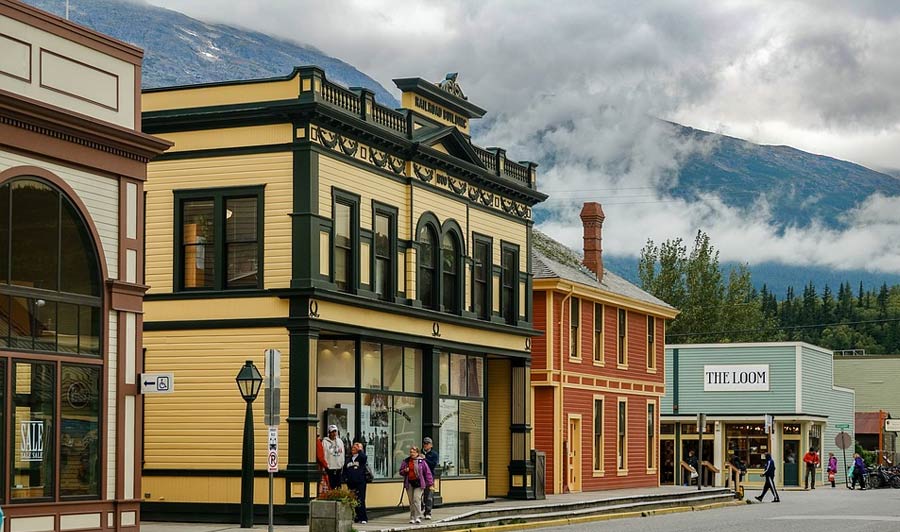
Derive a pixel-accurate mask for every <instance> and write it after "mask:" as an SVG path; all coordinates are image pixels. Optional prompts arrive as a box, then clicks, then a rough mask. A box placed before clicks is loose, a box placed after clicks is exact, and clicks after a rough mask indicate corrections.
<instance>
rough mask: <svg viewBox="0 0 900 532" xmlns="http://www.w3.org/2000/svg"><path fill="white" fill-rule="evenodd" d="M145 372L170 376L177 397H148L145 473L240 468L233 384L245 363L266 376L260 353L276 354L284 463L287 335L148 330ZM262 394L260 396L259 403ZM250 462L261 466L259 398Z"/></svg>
mask: <svg viewBox="0 0 900 532" xmlns="http://www.w3.org/2000/svg"><path fill="white" fill-rule="evenodd" d="M144 346H145V347H146V348H147V355H146V363H145V370H146V371H147V372H156V371H171V372H174V373H175V391H174V393H172V394H169V395H155V396H147V397H146V398H145V399H144V401H145V403H144V404H145V417H144V458H145V463H144V467H145V468H146V469H173V470H182V469H228V470H233V471H237V470H240V468H241V448H242V435H243V432H242V431H243V425H244V404H245V403H244V401H243V399H241V395H240V393H239V392H238V389H237V385H236V384H235V381H234V378H235V376H236V375H237V373H238V371H239V370H240V368H241V366H243V365H244V361H245V360H253V361H254V363H255V364H256V366H257V367H258V368H259V370H260V372H261V373H262V372H263V371H264V367H265V360H264V357H263V350H265V349H267V348H274V349H279V350H281V353H282V355H281V405H282V417H281V419H282V422H281V426H280V429H279V453H278V458H279V462H280V463H281V464H286V463H287V444H288V442H287V423H286V422H285V421H284V419H285V417H286V415H287V405H288V384H289V383H288V358H289V354H288V353H289V351H288V332H287V330H286V329H285V328H283V327H273V328H260V329H208V330H185V331H146V332H145V333H144ZM262 395H263V392H260V398H262ZM253 414H254V420H255V428H256V430H255V451H256V454H255V463H256V468H257V469H263V468H265V465H266V452H267V444H268V440H267V433H266V430H265V426H264V425H263V403H262V401H260V400H259V399H257V401H256V403H255V404H254V408H253Z"/></svg>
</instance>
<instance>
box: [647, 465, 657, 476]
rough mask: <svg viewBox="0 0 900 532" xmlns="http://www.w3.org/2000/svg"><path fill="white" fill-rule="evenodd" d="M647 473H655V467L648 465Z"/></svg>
mask: <svg viewBox="0 0 900 532" xmlns="http://www.w3.org/2000/svg"><path fill="white" fill-rule="evenodd" d="M647 474H648V475H655V474H656V468H655V467H648V468H647Z"/></svg>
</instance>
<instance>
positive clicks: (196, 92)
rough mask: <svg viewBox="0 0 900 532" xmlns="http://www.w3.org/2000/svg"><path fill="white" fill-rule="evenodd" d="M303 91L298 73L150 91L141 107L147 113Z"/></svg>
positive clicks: (282, 96) (281, 96)
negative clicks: (257, 80) (280, 77)
mask: <svg viewBox="0 0 900 532" xmlns="http://www.w3.org/2000/svg"><path fill="white" fill-rule="evenodd" d="M299 94H300V80H299V78H297V77H294V78H291V79H289V80H285V81H271V82H267V83H237V84H234V85H229V86H218V87H189V88H184V89H174V90H166V91H161V92H148V93H144V94H142V95H141V96H142V98H141V100H142V101H141V106H142V107H141V108H142V110H143V111H144V112H145V113H147V112H150V111H161V110H165V109H185V108H190V107H206V106H209V105H233V104H240V103H251V102H253V103H255V102H266V101H272V100H286V99H291V98H297V96H298V95H299Z"/></svg>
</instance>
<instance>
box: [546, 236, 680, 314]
mask: <svg viewBox="0 0 900 532" xmlns="http://www.w3.org/2000/svg"><path fill="white" fill-rule="evenodd" d="M531 271H532V273H533V274H534V278H535V279H564V280H566V281H571V282H574V283H578V284H582V285H585V286H589V287H592V288H597V289H599V290H602V291H604V292H609V293H611V294H616V295H619V296H623V297H627V298H629V299H635V300H637V301H641V302H644V303H649V304H651V305H657V306H660V307H663V308H666V309H671V310H677V309H675V307H673V306H672V305H669V304H668V303H666V302H665V301H663V300H661V299H659V298H657V297H655V296H653V295H652V294H649V293H647V292H645V291H644V290H641V289H640V288H638V287H637V286H635V285H633V284H631V283H630V282H628V281H626V280H625V279H624V278H622V277H620V276H618V275H616V274H615V273H613V272H611V271H610V270H609V268H604V269H603V279H602V280H599V281H598V280H597V276H596V275H595V274H594V272H592V271H591V270H589V269H588V267H587V266H585V265H584V264H583V263H582V262H581V256H580V255H578V253H576V252H575V251H574V250H572V249H570V248H568V247H566V246H565V245H563V244H562V243H560V242H557V241H556V240H553V239H552V238H550V237H549V236H547V235H545V234H544V233H542V232H540V231H538V230H536V229H535V230H532V238H531Z"/></svg>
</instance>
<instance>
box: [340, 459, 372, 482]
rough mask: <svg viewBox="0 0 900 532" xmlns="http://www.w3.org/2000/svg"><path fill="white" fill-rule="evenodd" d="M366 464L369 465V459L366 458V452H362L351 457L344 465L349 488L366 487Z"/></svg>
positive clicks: (345, 478)
mask: <svg viewBox="0 0 900 532" xmlns="http://www.w3.org/2000/svg"><path fill="white" fill-rule="evenodd" d="M366 463H368V458H367V457H366V453H365V452H363V451H360V452H358V453H357V454H355V455H354V454H351V455H350V457H349V458H348V459H347V463H346V464H344V482H346V483H347V485H348V486H351V487H356V486H365V484H366Z"/></svg>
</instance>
